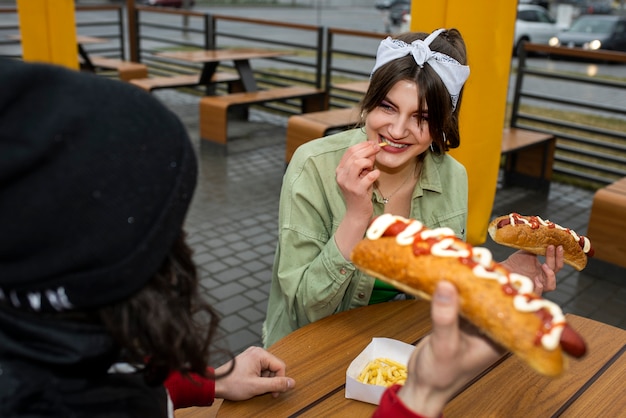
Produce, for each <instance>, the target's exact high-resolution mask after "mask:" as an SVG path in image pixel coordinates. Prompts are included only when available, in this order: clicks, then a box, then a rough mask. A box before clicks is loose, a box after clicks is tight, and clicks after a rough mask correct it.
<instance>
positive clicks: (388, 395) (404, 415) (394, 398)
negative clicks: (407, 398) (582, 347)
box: [372, 385, 443, 418]
mask: <svg viewBox="0 0 626 418" xmlns="http://www.w3.org/2000/svg"><path fill="white" fill-rule="evenodd" d="M401 387H402V386H401V385H393V386H392V387H390V388H389V389H387V390H386V391H385V392H384V393H383V396H382V397H381V398H380V404H379V405H378V408H377V409H376V411H374V415H372V418H386V417H393V418H424V417H423V416H422V415H419V414H417V413H415V412H413V411H411V410H410V409H409V408H407V407H406V405H405V404H404V403H402V401H401V400H400V398H398V390H400V388H401ZM440 418H443V415H442V416H441V417H440Z"/></svg>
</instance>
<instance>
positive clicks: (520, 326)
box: [352, 214, 586, 376]
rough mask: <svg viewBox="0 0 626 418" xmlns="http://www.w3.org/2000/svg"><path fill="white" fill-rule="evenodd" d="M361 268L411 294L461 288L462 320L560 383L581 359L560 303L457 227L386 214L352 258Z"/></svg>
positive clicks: (582, 348) (427, 294) (580, 349)
mask: <svg viewBox="0 0 626 418" xmlns="http://www.w3.org/2000/svg"><path fill="white" fill-rule="evenodd" d="M352 262H353V263H354V264H355V266H356V267H357V268H359V269H360V270H362V271H364V272H366V273H367V274H370V275H372V276H374V277H378V278H379V279H381V280H383V281H386V282H388V283H391V284H393V285H394V286H396V287H397V288H398V289H400V290H403V291H405V292H407V293H409V294H413V295H417V296H420V297H425V298H427V299H430V297H431V295H432V294H433V292H434V289H435V286H436V284H437V282H438V281H440V280H447V281H449V282H452V283H453V284H454V285H455V286H456V287H457V289H458V292H459V297H460V303H461V314H462V315H463V316H464V317H465V318H466V319H468V320H469V321H470V322H472V323H473V324H474V325H475V326H477V327H478V328H479V329H480V330H482V331H483V332H484V333H485V334H486V335H488V336H489V337H490V338H491V339H493V340H494V341H495V342H497V343H499V344H501V345H502V346H503V347H504V348H506V349H508V350H510V351H512V352H513V353H515V354H516V355H518V356H519V357H520V358H522V359H523V360H524V361H526V362H527V363H528V364H529V365H530V366H531V367H532V368H534V369H535V370H537V371H538V372H540V373H542V374H544V375H548V376H557V375H559V374H561V373H562V371H563V370H564V368H565V367H566V357H565V356H564V355H563V351H565V352H566V353H568V354H570V355H572V356H576V357H580V356H582V355H583V354H584V353H585V351H586V348H585V343H584V341H583V340H582V338H581V337H580V336H579V335H578V334H577V333H576V332H575V331H574V330H573V329H572V328H571V327H569V326H568V325H567V322H566V321H565V317H564V315H563V312H562V311H561V309H560V308H559V306H558V305H556V304H555V303H553V302H551V301H548V300H546V299H542V298H541V297H539V296H537V295H535V294H534V293H533V283H532V281H531V280H530V279H529V278H527V277H525V276H521V275H518V274H515V273H510V272H509V271H508V270H507V269H506V268H505V267H504V266H502V265H501V264H499V263H496V262H494V261H493V260H492V258H491V252H490V251H489V250H488V249H486V248H480V247H473V246H471V245H470V244H468V243H466V242H463V241H462V240H460V239H458V238H456V237H455V236H454V233H453V231H452V230H450V229H449V228H438V229H432V230H431V229H428V228H425V227H424V226H423V225H422V223H421V222H419V221H416V220H409V219H405V218H402V217H399V216H393V215H389V214H385V215H382V216H379V217H378V218H376V219H375V220H374V221H373V222H372V225H371V226H370V228H369V229H368V231H367V235H366V238H365V239H363V240H362V241H361V242H359V243H358V244H357V245H356V247H355V248H354V250H353V252H352Z"/></svg>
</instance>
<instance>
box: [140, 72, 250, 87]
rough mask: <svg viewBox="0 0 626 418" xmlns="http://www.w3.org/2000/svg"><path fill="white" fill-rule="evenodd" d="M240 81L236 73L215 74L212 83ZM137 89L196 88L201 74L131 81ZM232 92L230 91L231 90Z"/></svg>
mask: <svg viewBox="0 0 626 418" xmlns="http://www.w3.org/2000/svg"><path fill="white" fill-rule="evenodd" d="M237 81H239V76H238V75H237V74H235V73H227V72H218V73H215V74H213V77H212V78H211V82H212V83H232V82H237ZM130 82H131V84H134V85H135V86H137V87H140V88H142V89H144V90H146V91H148V92H150V91H152V90H157V89H167V88H179V87H195V86H199V85H200V74H182V75H175V76H163V77H150V78H136V79H133V80H131V81H130ZM229 91H230V89H229Z"/></svg>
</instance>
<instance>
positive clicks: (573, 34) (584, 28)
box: [550, 14, 626, 52]
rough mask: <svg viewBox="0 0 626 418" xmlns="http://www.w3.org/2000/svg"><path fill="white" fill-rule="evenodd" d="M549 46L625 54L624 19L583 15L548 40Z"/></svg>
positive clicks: (625, 27) (625, 33)
mask: <svg viewBox="0 0 626 418" xmlns="http://www.w3.org/2000/svg"><path fill="white" fill-rule="evenodd" d="M550 45H551V46H562V47H568V48H573V47H576V48H583V49H591V50H596V49H608V50H613V51H622V52H626V17H624V16H617V15H596V14H593V15H592V14H590V15H583V16H580V17H579V18H578V19H576V20H575V21H574V22H573V23H572V25H571V26H570V27H569V29H566V30H564V31H561V32H559V33H558V34H557V35H556V36H554V37H553V38H552V39H550Z"/></svg>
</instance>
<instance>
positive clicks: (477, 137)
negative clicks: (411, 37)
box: [411, 0, 517, 245]
mask: <svg viewBox="0 0 626 418" xmlns="http://www.w3.org/2000/svg"><path fill="white" fill-rule="evenodd" d="M516 6H517V2H516V1H493V0H474V1H471V2H469V1H467V0H413V1H412V4H411V30H413V31H419V32H431V31H433V30H435V29H437V28H441V27H445V28H453V27H454V28H457V29H458V30H459V31H460V32H461V34H462V35H463V39H465V43H466V46H467V54H468V55H467V56H468V63H469V66H470V77H469V79H468V81H467V83H466V85H465V90H464V92H463V107H462V109H461V119H460V129H461V146H460V147H459V148H457V149H455V150H453V151H452V152H451V155H452V156H454V157H455V158H456V159H457V160H459V161H460V162H461V163H462V164H463V165H465V167H466V169H467V172H468V176H469V217H468V223H467V241H468V242H470V243H471V244H474V245H480V244H482V243H484V242H485V240H486V238H487V225H488V223H489V218H490V216H491V211H492V208H493V200H494V197H495V192H496V183H497V178H498V167H499V163H500V147H501V141H502V129H503V128H504V118H505V112H506V98H507V88H508V83H509V73H510V66H511V54H512V48H513V34H514V31H515V14H516Z"/></svg>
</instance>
